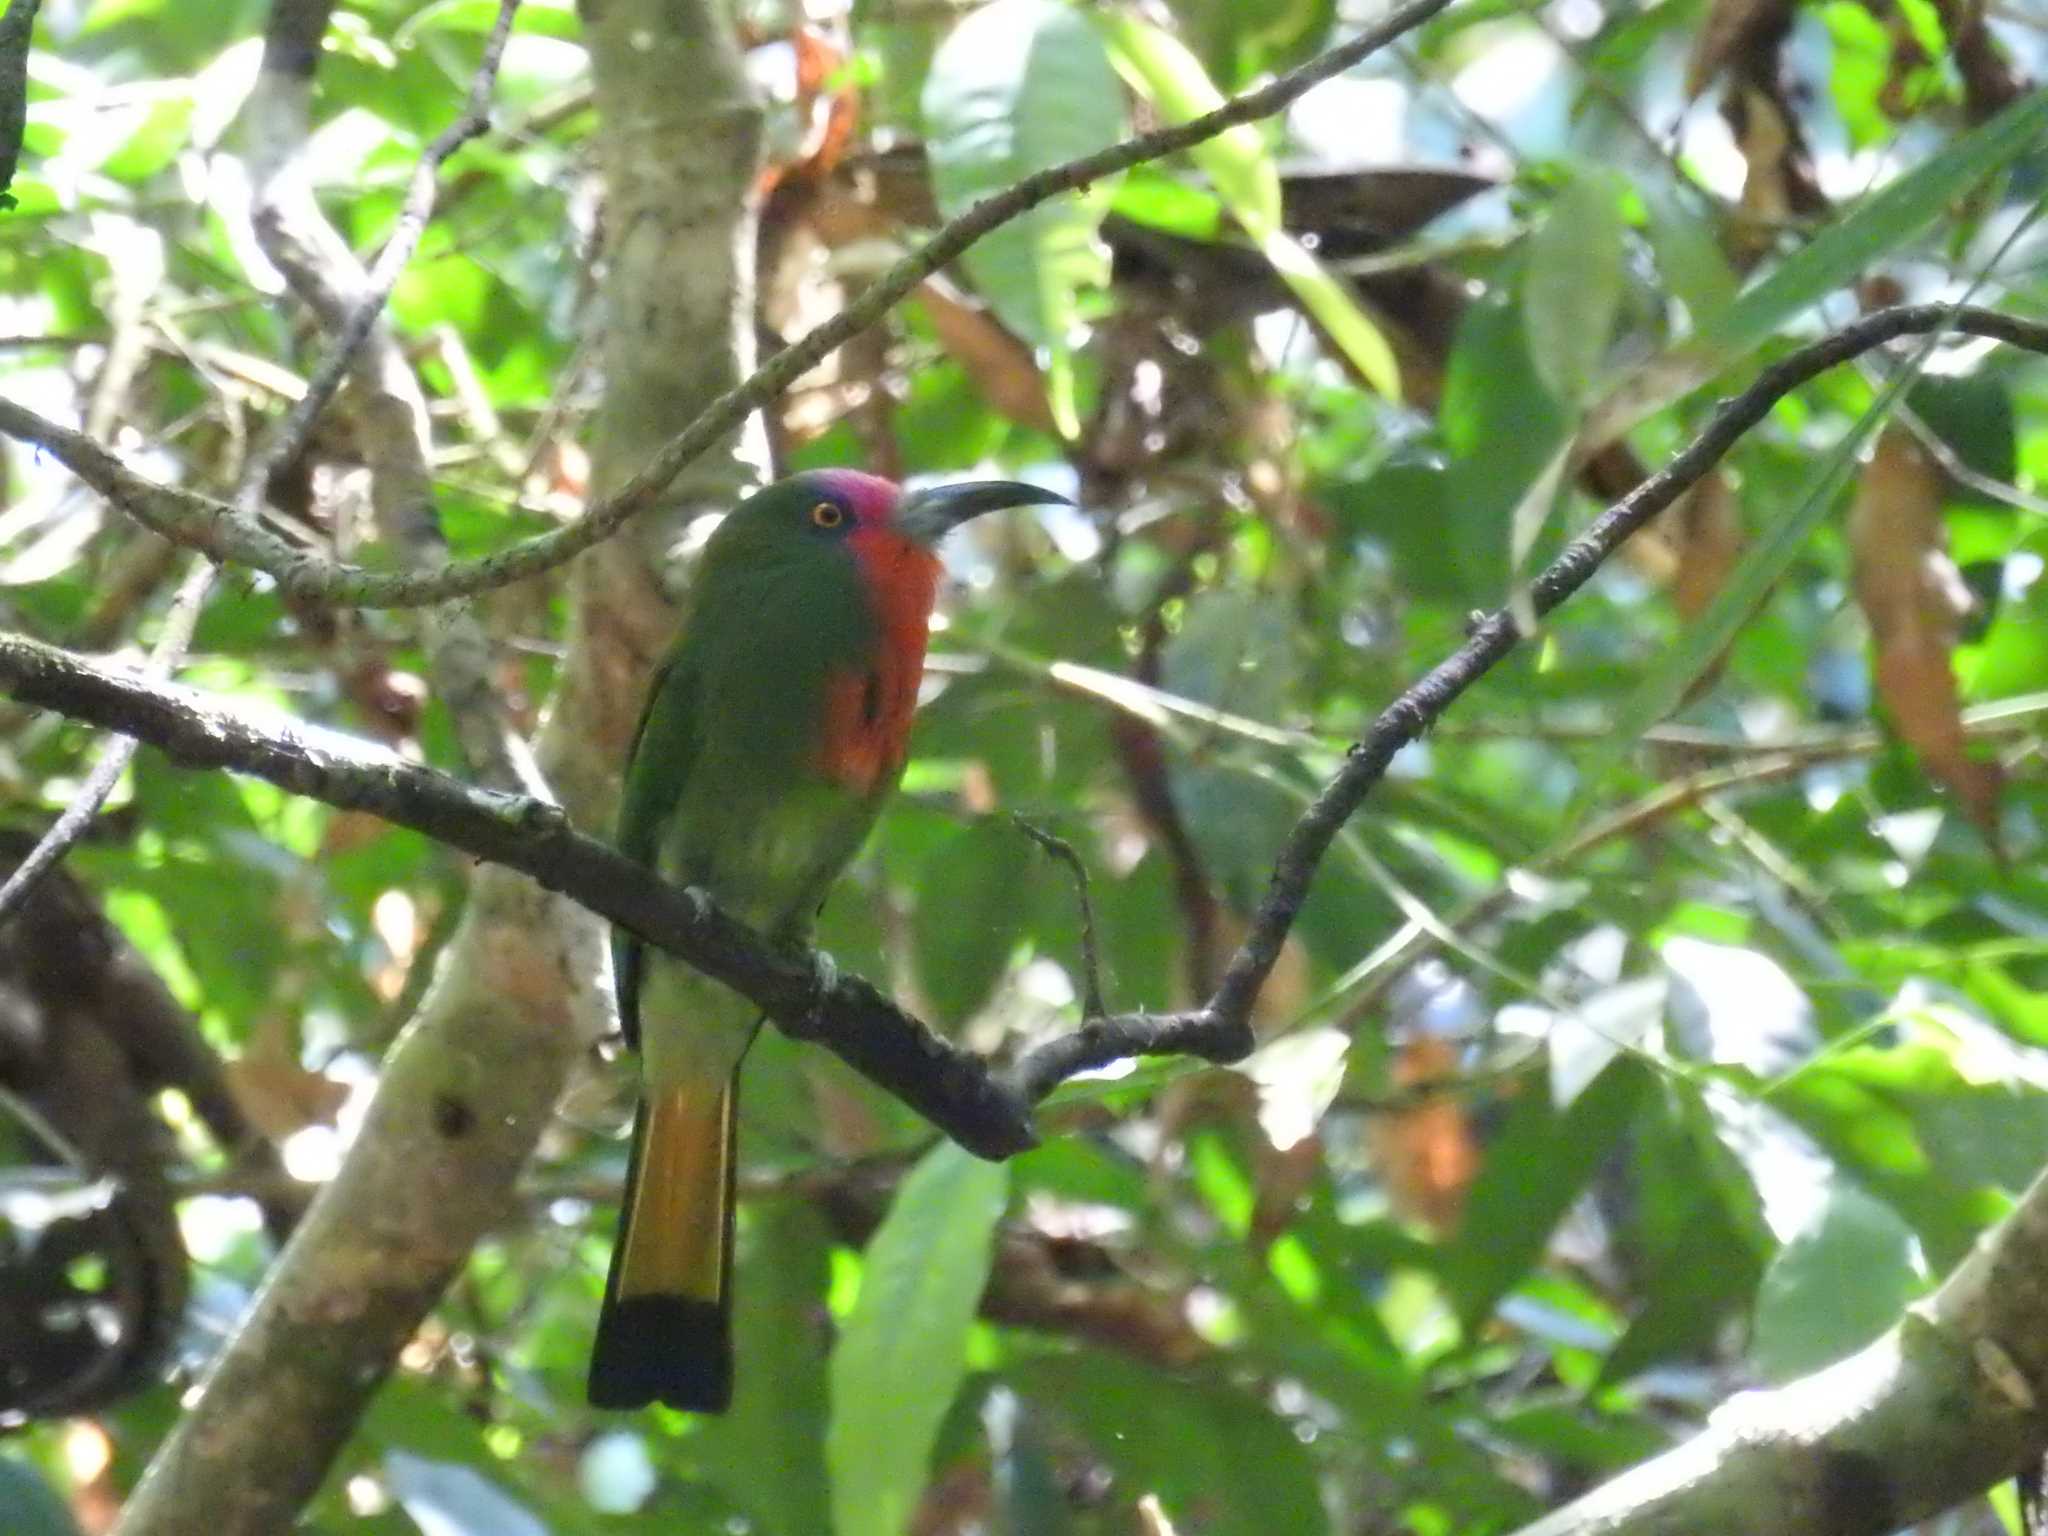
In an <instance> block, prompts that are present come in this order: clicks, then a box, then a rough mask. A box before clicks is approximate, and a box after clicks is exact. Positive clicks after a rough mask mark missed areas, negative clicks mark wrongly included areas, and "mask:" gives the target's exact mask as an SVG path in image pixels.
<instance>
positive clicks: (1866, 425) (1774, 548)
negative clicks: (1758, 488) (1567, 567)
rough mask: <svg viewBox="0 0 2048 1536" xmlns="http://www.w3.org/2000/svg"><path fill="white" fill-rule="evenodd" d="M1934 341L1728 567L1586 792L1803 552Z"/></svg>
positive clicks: (1651, 679) (1646, 686) (1597, 753)
mask: <svg viewBox="0 0 2048 1536" xmlns="http://www.w3.org/2000/svg"><path fill="white" fill-rule="evenodd" d="M1932 345H1933V341H1932V339H1931V338H1930V339H1929V340H1928V341H1927V342H1924V343H1923V344H1922V345H1921V346H1920V348H1919V349H1918V350H1917V351H1916V352H1915V353H1914V355H1913V358H1912V360H1911V362H1909V363H1908V364H1907V365H1906V366H1904V367H1901V368H1900V369H1899V370H1898V371H1897V372H1896V373H1895V374H1893V375H1892V377H1891V378H1890V379H1889V380H1887V381H1886V383H1885V386H1884V388H1883V389H1881V390H1880V391H1878V395H1877V398H1876V399H1875V400H1873V401H1871V403H1870V408H1869V409H1868V410H1866V411H1865V412H1864V413H1863V414H1862V415H1861V416H1859V417H1858V418H1857V419H1856V422H1855V424H1854V425H1853V426H1851V427H1850V428H1849V430H1848V431H1847V432H1845V433H1843V434H1842V440H1841V441H1840V442H1838V443H1836V444H1835V446H1834V449H1833V450H1832V451H1831V452H1830V453H1829V454H1828V456H1827V457H1826V458H1825V459H1823V460H1821V462H1820V463H1819V465H1818V466H1816V467H1815V469H1814V472H1813V474H1812V475H1811V476H1809V477H1808V479H1807V482H1806V489H1805V491H1804V493H1803V494H1802V495H1801V496H1800V498H1799V500H1798V501H1797V502H1795V503H1794V504H1793V505H1792V507H1791V509H1790V510H1789V511H1787V512H1786V513H1785V515H1784V516H1782V517H1780V518H1779V519H1778V520H1777V521H1776V522H1775V523H1773V524H1771V525H1770V526H1769V527H1767V528H1766V529H1764V530H1763V532H1762V534H1761V535H1760V536H1759V537H1758V538H1757V541H1756V542H1755V543H1754V544H1752V545H1751V546H1750V547H1749V550H1748V552H1747V553H1745V554H1744V555H1743V557H1742V558H1741V559H1740V560H1739V561H1737V562H1736V565H1735V568H1734V570H1732V571H1731V572H1729V574H1728V581H1727V584H1726V585H1725V586H1723V587H1722V588H1721V591H1720V593H1719V594H1718V595H1717V596H1716V597H1715V598H1714V600H1713V602H1711V603H1709V604H1708V605H1707V609H1706V612H1704V613H1702V614H1700V615H1699V616H1698V617H1697V618H1695V619H1694V620H1693V621H1692V622H1691V623H1690V624H1688V625H1687V626H1686V628H1685V630H1684V632H1683V633H1681V634H1680V635H1679V637H1678V639H1677V641H1676V642H1675V643H1674V644H1673V645H1672V646H1671V648H1670V650H1668V651H1667V652H1665V654H1664V656H1663V658H1662V659H1661V660H1660V661H1659V662H1658V663H1657V664H1656V665H1655V666H1653V667H1652V668H1650V671H1649V673H1648V675H1647V676H1645V677H1644V678H1643V680H1642V682H1641V683H1640V684H1639V685H1637V687H1636V690H1635V692H1634V693H1632V694H1631V695H1630V696H1629V697H1628V699H1627V700H1626V701H1625V702H1624V703H1623V704H1622V706H1621V708H1620V710H1619V711H1617V713H1616V715H1615V721H1614V730H1613V732H1612V733H1611V734H1610V735H1609V736H1608V737H1607V738H1606V740H1605V741H1604V742H1603V743H1602V744H1601V745H1599V746H1598V747H1596V748H1595V749H1594V751H1593V752H1592V753H1591V754H1590V758H1589V761H1588V762H1587V765H1586V770H1585V777H1584V779H1583V781H1582V788H1581V790H1580V793H1581V795H1582V796H1584V795H1586V794H1589V793H1590V792H1591V791H1592V790H1593V789H1594V788H1595V787H1597V786H1598V785H1599V784H1601V783H1602V782H1603V781H1604V780H1605V779H1606V777H1607V775H1608V774H1609V773H1610V772H1612V771H1613V769H1614V766H1615V765H1616V764H1617V763H1619V762H1620V761H1621V759H1622V758H1623V757H1624V756H1625V755H1626V754H1627V753H1628V752H1629V751H1630V750H1631V748H1632V747H1633V745H1634V744H1635V743H1636V742H1637V741H1640V740H1641V739H1642V734H1643V732H1645V731H1647V730H1648V729H1649V728H1650V727H1651V726H1653V725H1655V724H1656V723H1657V722H1658V721H1659V720H1662V719H1663V718H1664V717H1665V716H1666V715H1668V714H1669V713H1670V712H1671V711H1672V710H1673V709H1675V708H1677V707H1678V702H1679V700H1681V699H1682V698H1684V697H1685V693H1686V690H1687V689H1689V688H1690V687H1692V685H1693V683H1694V682H1695V681H1696V680H1697V679H1698V678H1699V677H1700V676H1702V675H1703V674H1704V673H1705V672H1706V670H1707V668H1708V667H1710V666H1712V665H1713V662H1714V658H1715V657H1716V656H1719V655H1720V654H1721V652H1722V651H1723V650H1724V649H1725V648H1726V647H1727V646H1728V644H1729V642H1730V641H1732V640H1733V639H1734V638H1735V632H1736V631H1737V630H1738V629H1740V628H1741V627H1742V626H1743V624H1744V622H1745V621H1746V620H1747V619H1748V618H1749V616H1750V615H1751V614H1752V613H1754V612H1755V611H1756V609H1757V606H1758V605H1759V604H1760V603H1762V602H1763V600H1764V597H1765V595H1766V594H1767V593H1768V592H1769V591H1770V590H1771V588H1772V587H1773V586H1774V585H1775V584H1776V583H1777V581H1778V579H1779V578H1780V577H1782V576H1783V575H1784V574H1785V572H1786V571H1787V570H1789V569H1790V568H1791V565H1792V562H1793V561H1794V560H1795V559H1797V558H1798V556H1799V551H1800V550H1801V549H1803V548H1804V547H1805V545H1806V541H1807V539H1808V538H1809V537H1811V536H1812V533H1813V530H1814V529H1815V528H1816V527H1817V526H1819V523H1820V520H1821V519H1822V518H1823V517H1825V516H1827V514H1828V509H1829V508H1830V507H1832V506H1833V505H1834V499H1835V493H1836V492H1837V491H1839V490H1840V489H1841V488H1842V486H1843V485H1844V484H1846V483H1847V481H1848V478H1849V474H1850V471H1851V470H1853V469H1854V468H1855V467H1856V458H1857V455H1858V454H1860V453H1861V452H1862V451H1863V445H1864V444H1865V443H1866V442H1868V441H1869V440H1870V438H1871V435H1872V434H1873V433H1875V432H1876V431H1877V429H1878V428H1879V427H1880V426H1881V425H1883V423H1884V420H1885V418H1886V417H1887V416H1889V415H1890V414H1891V409H1892V406H1893V404H1894V403H1895V402H1896V401H1897V399H1898V397H1899V396H1900V395H1901V394H1902V393H1903V392H1904V391H1905V389H1906V387H1907V386H1908V385H1909V384H1910V383H1911V382H1912V380H1913V379H1914V378H1915V377H1916V376H1917V375H1918V373H1919V371H1920V365H1921V363H1922V362H1924V361H1925V360H1926V357H1927V353H1928V351H1929V350H1930V349H1931V347H1932Z"/></svg>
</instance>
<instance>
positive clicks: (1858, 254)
mask: <svg viewBox="0 0 2048 1536" xmlns="http://www.w3.org/2000/svg"><path fill="white" fill-rule="evenodd" d="M2044 134H2048V91H2034V92H2032V93H2031V94H2029V95H2027V96H2025V97H2022V98H2021V99H2020V100H2018V101H2016V102H2014V103H2013V104H2012V105H2011V106H2009V107H2007V108H2006V109H2005V110H2004V111H2003V112H2001V113H1999V114H1998V116H1996V117H1994V118H1992V119H1991V120H1990V121H1989V122H1987V123H1985V124H1983V125H1982V126H1981V127H1978V128H1975V129H1972V130H1971V131H1970V132H1969V133H1966V134H1964V135H1963V136H1962V137H1961V138H1959V139H1954V140H1952V141H1951V142H1950V143H1949V144H1948V145H1946V146H1945V147H1944V148H1943V149H1942V150H1941V151H1940V152H1939V153H1937V154H1933V155H1930V156H1929V157H1928V158H1927V159H1925V160H1923V161H1922V162H1921V163H1920V164H1919V165H1917V166H1915V167H1914V168H1913V169H1912V170H1910V171H1908V172H1906V174H1905V175H1903V176H1901V177H1899V178H1898V179H1897V180H1896V181H1893V182H1891V183H1890V184H1888V185H1886V186H1884V187H1881V188H1879V189H1878V190H1877V191H1876V192H1873V193H1872V194H1871V195H1870V196H1869V197H1867V198H1865V199H1864V200H1863V201H1862V202H1860V203H1858V204H1856V206H1855V207H1854V208H1852V209H1850V210H1849V212H1848V213H1847V214H1845V215H1844V216H1843V217H1842V218H1840V219H1837V220H1835V221H1834V222H1833V223H1830V224H1828V225H1827V226H1825V227H1824V228H1822V229H1821V230H1820V231H1819V232H1818V233H1816V234H1815V235H1814V237H1813V239H1811V240H1809V241H1808V242H1807V243H1806V244H1805V245H1802V246H1801V247H1799V249H1798V250H1796V251H1794V252H1793V253H1792V254H1791V255H1790V256H1788V257H1786V258H1785V259H1784V260H1783V261H1782V262H1780V263H1779V264H1778V265H1777V266H1776V267H1774V268H1773V269H1772V270H1771V272H1770V273H1769V274H1768V275H1767V276H1765V277H1764V278H1763V280H1762V281H1760V282H1757V283H1754V284H1752V285H1751V286H1750V287H1748V288H1746V289H1744V290H1743V292H1742V293H1741V294H1740V295H1739V296H1738V297H1737V298H1736V300H1735V302H1734V303H1733V304H1732V305H1730V306H1729V308H1728V312H1727V313H1726V314H1724V315H1723V316H1722V317H1721V320H1720V323H1719V324H1718V325H1715V326H1714V327H1713V328H1712V329H1711V330H1709V331H1707V332H1706V333H1705V334H1704V335H1703V336H1702V338H1701V340H1702V342H1703V344H1704V345H1705V346H1706V347H1707V348H1708V349H1709V350H1710V351H1712V352H1713V353H1715V354H1716V355H1718V356H1719V357H1720V358H1721V359H1722V360H1723V361H1726V360H1728V359H1730V358H1733V357H1736V356H1739V355H1741V354H1742V353H1745V352H1747V351H1749V350H1750V348H1752V347H1754V346H1755V345H1756V344H1757V343H1758V342H1760V341H1762V340H1764V339H1765V338H1766V337H1767V336H1769V335H1770V334H1771V333H1772V332H1773V331H1775V330H1777V328H1778V327H1779V326H1780V325H1782V324H1783V323H1784V322H1785V321H1786V320H1789V319H1790V318H1791V317H1792V316H1794V315H1796V314H1798V313H1799V312H1800V311H1801V310H1803V309H1806V308H1807V307H1808V306H1810V305H1813V304H1817V303H1819V302H1820V301H1821V300H1822V299H1824V298H1826V297H1827V296H1828V295H1829V294H1831V293H1833V292H1834V291H1835V290H1836V289H1837V288H1841V287H1843V286H1845V285H1847V284H1849V283H1852V282H1854V281H1855V280H1856V279H1857V278H1859V277H1861V276H1862V275H1863V274H1864V273H1866V272H1868V271H1869V270H1870V269H1871V267H1872V266H1874V265H1875V264H1876V263H1877V262H1879V261H1881V260H1883V259H1884V258H1885V257H1886V256H1888V255H1890V254H1891V253H1892V252H1893V251H1896V250H1898V249H1899V247H1901V246H1902V245H1904V244H1905V243H1906V242H1907V241H1908V240H1911V239H1912V238H1914V237H1915V236H1916V235H1918V234H1919V233H1920V232H1921V231H1922V230H1924V229H1926V228H1927V226H1928V225H1930V224H1932V223H1933V222H1934V221H1935V220H1936V219H1938V218H1940V217H1941V216H1942V215H1943V214H1945V213H1947V212H1948V211H1949V209H1950V207H1951V206H1952V205H1953V204H1954V202H1955V200H1956V199H1957V198H1959V197H1961V196H1962V195H1963V193H1965V192H1967V191H1968V190H1969V189H1970V188H1971V187H1973V186H1975V185H1976V184H1977V183H1978V182H1979V181H1982V180H1983V179H1984V178H1985V177H1986V176H1988V175H1990V174H1991V173H1992V172H1993V171H1995V170H1997V169H1998V168H1999V167H2000V166H2003V165H2007V164H2009V163H2011V162H2012V161H2014V160H2017V159H2018V158H2019V157H2020V156H2021V155H2024V154H2025V153H2026V152H2027V151H2028V150H2029V149H2031V148H2033V147H2034V146H2035V145H2037V144H2039V143H2040V142H2041V140H2042V136H2043V135H2044Z"/></svg>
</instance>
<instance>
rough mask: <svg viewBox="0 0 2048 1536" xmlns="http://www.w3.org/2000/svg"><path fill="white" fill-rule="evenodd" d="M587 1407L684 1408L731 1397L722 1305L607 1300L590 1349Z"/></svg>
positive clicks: (709, 1406) (717, 1404) (728, 1323)
mask: <svg viewBox="0 0 2048 1536" xmlns="http://www.w3.org/2000/svg"><path fill="white" fill-rule="evenodd" d="M589 1398H590V1406H591V1407H593V1408H645V1407H646V1406H647V1405H648V1404H649V1403H653V1402H663V1403H666V1404H668V1405H669V1407H671V1408H680V1409H682V1410H684V1411H685V1412H686V1413H723V1412H725V1410H726V1409H727V1408H728V1407H730V1406H731V1404H732V1320H731V1318H730V1317H728V1316H727V1314H726V1311H725V1309H724V1308H723V1307H719V1306H715V1305H713V1304H712V1303H710V1302H708V1301H694V1300H691V1299H689V1298H687V1297H682V1296H627V1297H623V1298H615V1299H609V1300H607V1301H606V1303H605V1307H604V1311H603V1312H602V1313H601V1314H600V1315H599V1317H598V1320H597V1338H596V1341H595V1342H594V1343H593V1345H592V1347H591V1354H590V1386H589Z"/></svg>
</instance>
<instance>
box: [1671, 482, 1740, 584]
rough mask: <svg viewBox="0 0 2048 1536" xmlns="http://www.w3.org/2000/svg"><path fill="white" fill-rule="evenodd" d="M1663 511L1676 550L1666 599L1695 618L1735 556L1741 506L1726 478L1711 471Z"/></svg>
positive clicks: (1732, 565) (1724, 581) (1722, 580)
mask: <svg viewBox="0 0 2048 1536" xmlns="http://www.w3.org/2000/svg"><path fill="white" fill-rule="evenodd" d="M1664 516H1665V518H1666V519H1669V520H1671V521H1672V522H1673V524H1674V531H1675V533H1676V539H1675V543H1676V546H1677V554H1678V567H1677V570H1676V571H1675V572H1674V574H1673V576H1672V581H1671V601H1672V603H1673V604H1674V605H1675V606H1676V607H1677V609H1678V611H1679V613H1680V614H1681V615H1683V616H1684V617H1685V618H1688V619H1696V618H1698V617H1699V616H1700V615H1701V614H1702V613H1705V612H1706V610H1707V605H1708V604H1709V603H1711V602H1713V600H1714V599H1715V598H1716V597H1717V596H1719V595H1720V592H1721V588H1722V587H1724V586H1725V585H1727V582H1728V573H1729V572H1730V571H1732V570H1734V569H1735V562H1736V561H1737V560H1738V559H1740V558H1741V555H1742V544H1743V537H1742V512H1741V508H1740V506H1739V504H1738V503H1737V502H1736V499H1735V493H1734V492H1733V491H1731V490H1730V489H1729V488H1728V480H1727V477H1726V476H1724V475H1723V474H1721V472H1720V471H1719V470H1715V471H1712V472H1711V473H1709V474H1708V475H1707V477H1706V478H1705V479H1703V480H1702V481H1700V483H1699V484H1698V485H1696V486H1694V487H1693V489H1692V490H1691V491H1690V492H1688V493H1687V494H1686V495H1685V496H1684V497H1682V498H1681V499H1680V500H1679V502H1678V504H1677V505H1676V506H1674V507H1672V508H1671V509H1670V510H1669V511H1668V512H1666V513H1665V514H1664Z"/></svg>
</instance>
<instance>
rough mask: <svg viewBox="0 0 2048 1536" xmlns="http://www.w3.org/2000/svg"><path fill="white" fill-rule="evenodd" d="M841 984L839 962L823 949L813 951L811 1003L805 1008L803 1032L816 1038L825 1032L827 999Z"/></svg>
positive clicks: (808, 1037)
mask: <svg viewBox="0 0 2048 1536" xmlns="http://www.w3.org/2000/svg"><path fill="white" fill-rule="evenodd" d="M838 985H839V962H838V961H837V960H834V959H833V958H832V957H831V956H830V955H828V954H826V953H825V951H824V950H822V949H814V950H812V951H811V1003H810V1006H809V1007H808V1008H806V1009H805V1010H804V1024H803V1032H804V1037H805V1038H806V1039H810V1040H815V1039H817V1038H818V1037H820V1036H821V1035H823V1034H824V1033H825V1000H826V999H827V998H829V997H830V996H831V995H832V992H833V989H834V988H835V987H837V986H838Z"/></svg>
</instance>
